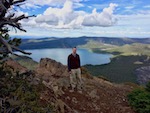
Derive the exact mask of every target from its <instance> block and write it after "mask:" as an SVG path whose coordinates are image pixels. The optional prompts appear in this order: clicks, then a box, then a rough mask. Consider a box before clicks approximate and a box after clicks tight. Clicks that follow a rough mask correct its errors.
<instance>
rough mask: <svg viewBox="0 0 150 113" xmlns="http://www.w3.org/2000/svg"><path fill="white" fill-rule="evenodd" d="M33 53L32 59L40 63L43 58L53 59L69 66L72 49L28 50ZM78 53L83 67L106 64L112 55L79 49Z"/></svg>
mask: <svg viewBox="0 0 150 113" xmlns="http://www.w3.org/2000/svg"><path fill="white" fill-rule="evenodd" d="M26 51H28V52H31V53H32V54H31V55H30V57H31V58H32V59H33V60H35V61H37V62H39V61H40V59H41V58H51V59H54V60H56V61H58V62H61V63H62V64H64V65H67V57H68V55H69V54H70V53H71V52H72V49H71V48H70V49H68V48H67V49H56V48H55V49H35V50H26ZM77 53H78V54H79V55H80V60H81V65H85V64H92V65H98V64H106V63H109V62H110V58H111V57H112V55H111V54H99V53H93V52H90V51H88V50H87V49H78V50H77Z"/></svg>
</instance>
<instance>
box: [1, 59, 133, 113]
mask: <svg viewBox="0 0 150 113" xmlns="http://www.w3.org/2000/svg"><path fill="white" fill-rule="evenodd" d="M8 62H9V63H8ZM8 62H7V63H6V64H7V65H5V63H4V66H6V67H10V68H11V70H12V71H13V73H17V72H18V71H19V73H21V74H22V73H24V75H26V76H25V78H24V79H26V80H27V81H28V82H29V84H32V85H34V87H35V86H38V87H39V85H40V84H41V85H44V86H45V88H43V89H40V90H39V91H38V93H39V96H40V98H39V100H38V102H40V103H41V105H43V106H44V105H48V104H49V105H51V106H53V111H54V113H134V111H133V110H132V109H131V108H130V107H129V105H128V102H127V98H126V95H127V94H128V93H129V92H130V91H131V90H132V88H133V87H131V86H129V85H123V84H120V85H118V84H113V83H111V82H109V81H106V80H104V79H101V78H97V77H93V76H91V75H90V74H89V73H88V71H87V70H86V69H84V68H82V79H83V89H82V93H79V92H77V91H74V92H70V91H69V90H70V85H69V74H68V72H67V67H66V66H64V65H62V64H61V63H58V62H56V61H54V60H52V59H49V58H44V59H41V61H40V63H39V64H38V66H37V67H36V69H35V70H33V71H30V70H28V69H26V68H25V67H23V66H21V65H20V64H19V63H17V62H15V61H12V60H9V61H8ZM14 75H15V74H14ZM38 87H37V88H38ZM1 100H3V99H1ZM11 100H12V99H11ZM13 101H15V100H13ZM44 113H46V112H44Z"/></svg>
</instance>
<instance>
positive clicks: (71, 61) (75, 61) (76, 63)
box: [68, 54, 80, 71]
mask: <svg viewBox="0 0 150 113" xmlns="http://www.w3.org/2000/svg"><path fill="white" fill-rule="evenodd" d="M77 68H80V56H79V55H78V54H76V56H75V57H74V56H73V55H72V54H70V55H69V56H68V71H71V69H77Z"/></svg>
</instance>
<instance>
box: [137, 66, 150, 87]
mask: <svg viewBox="0 0 150 113" xmlns="http://www.w3.org/2000/svg"><path fill="white" fill-rule="evenodd" d="M135 72H136V75H137V81H138V83H139V84H140V85H146V83H147V82H148V81H150V66H145V67H141V68H138V69H136V71H135Z"/></svg>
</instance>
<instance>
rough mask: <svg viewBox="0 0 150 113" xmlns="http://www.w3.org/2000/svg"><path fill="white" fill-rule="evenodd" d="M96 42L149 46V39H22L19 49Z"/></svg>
mask: <svg viewBox="0 0 150 113" xmlns="http://www.w3.org/2000/svg"><path fill="white" fill-rule="evenodd" d="M91 40H92V41H96V42H98V43H100V44H110V45H117V46H122V45H125V44H133V43H142V44H150V38H114V37H87V36H82V37H78V38H75V37H66V38H56V37H50V38H48V37H45V38H33V39H32V38H30V39H22V44H21V46H20V48H21V49H44V48H71V47H74V46H80V45H85V44H87V43H88V42H89V41H91Z"/></svg>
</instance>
